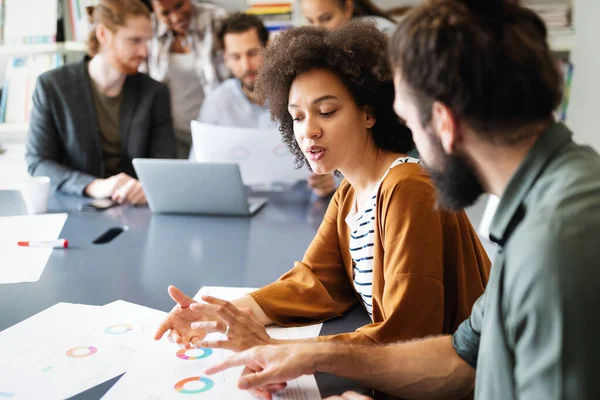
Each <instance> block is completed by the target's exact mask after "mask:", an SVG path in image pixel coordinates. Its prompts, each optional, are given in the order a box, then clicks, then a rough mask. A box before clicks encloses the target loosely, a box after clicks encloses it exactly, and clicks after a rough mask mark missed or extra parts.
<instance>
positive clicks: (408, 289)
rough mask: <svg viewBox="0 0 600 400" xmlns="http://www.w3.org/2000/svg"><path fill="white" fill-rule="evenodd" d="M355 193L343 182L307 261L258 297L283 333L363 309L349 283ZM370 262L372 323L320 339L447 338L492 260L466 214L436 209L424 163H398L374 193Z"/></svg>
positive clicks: (388, 340) (474, 297)
mask: <svg viewBox="0 0 600 400" xmlns="http://www.w3.org/2000/svg"><path fill="white" fill-rule="evenodd" d="M353 204H354V190H353V189H352V187H351V186H350V184H349V183H348V182H347V181H346V180H344V181H343V182H342V183H341V185H340V187H339V188H338V190H337V192H336V193H335V194H334V196H333V199H332V200H331V203H330V204H329V208H328V209H327V212H326V214H325V218H324V220H323V222H322V223H321V226H320V227H319V230H318V232H317V234H316V236H315V238H314V239H313V241H312V243H311V244H310V246H309V248H308V250H307V251H306V253H305V255H304V259H303V260H302V262H295V263H294V268H293V269H292V270H290V271H289V272H287V273H286V274H284V275H283V276H282V277H281V278H279V279H278V280H277V281H276V282H274V283H272V284H270V285H268V286H265V287H264V288H262V289H259V290H258V291H255V292H253V293H251V296H252V297H253V298H254V300H255V301H256V302H257V303H258V304H259V306H260V307H261V308H262V309H263V311H264V312H265V314H266V315H267V316H268V317H269V318H270V319H271V320H273V321H274V322H275V323H276V324H279V325H282V326H295V325H305V324H310V323H315V322H319V321H323V320H326V319H329V318H332V317H336V316H339V315H341V314H342V313H344V312H345V311H346V310H348V309H349V308H350V307H352V306H353V305H355V304H357V303H360V302H359V298H358V295H357V294H356V292H355V290H354V287H353V285H352V279H353V273H352V258H351V256H350V249H349V241H350V228H349V227H348V225H347V224H346V222H345V218H346V216H347V215H348V213H349V212H350V210H352V207H353ZM375 218H376V227H375V245H374V257H373V323H371V324H368V325H365V326H362V327H360V328H358V329H357V330H356V332H350V333H343V334H339V335H334V336H323V337H320V338H319V339H320V340H341V341H346V342H355V343H362V344H368V343H391V342H397V341H402V340H407V339H415V338H421V337H425V336H429V335H439V334H449V333H452V332H454V331H455V330H456V329H457V328H458V325H459V324H460V323H461V322H462V321H463V320H465V319H466V318H467V317H468V316H469V314H470V312H471V307H472V306H473V303H474V302H475V300H477V298H479V296H480V295H481V294H482V293H483V290H484V287H485V285H486V283H487V280H488V276H489V269H490V261H489V259H488V257H487V255H486V253H485V251H484V249H483V247H482V245H481V243H480V242H479V239H478V237H477V234H476V232H475V230H474V229H473V227H472V226H471V223H470V222H469V220H468V218H467V215H466V214H465V213H464V211H463V212H458V213H456V212H449V211H444V210H441V209H439V208H438V207H437V206H436V193H435V189H434V187H433V184H432V182H431V180H430V178H429V177H428V175H427V174H426V173H425V172H424V171H423V169H422V167H421V166H420V165H419V164H409V163H407V164H401V165H398V166H396V167H394V168H392V170H390V172H389V173H388V175H387V176H386V177H385V179H384V180H383V181H382V183H381V186H380V188H379V191H378V193H377V210H376V217H375Z"/></svg>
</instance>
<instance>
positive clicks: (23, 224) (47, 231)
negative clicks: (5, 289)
mask: <svg viewBox="0 0 600 400" xmlns="http://www.w3.org/2000/svg"><path fill="white" fill-rule="evenodd" d="M66 220H67V214H45V215H27V216H18V217H0V257H2V260H1V262H0V283H19V282H37V281H39V280H40V277H41V276H42V272H44V268H45V267H46V263H47V262H48V259H49V258H50V254H51V253H52V250H53V249H52V248H48V247H19V246H18V245H17V242H19V241H35V240H56V239H58V236H59V235H60V232H61V231H62V229H63V226H64V224H65V221H66ZM57 251H68V250H57Z"/></svg>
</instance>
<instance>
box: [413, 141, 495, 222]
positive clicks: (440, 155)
mask: <svg viewBox="0 0 600 400" xmlns="http://www.w3.org/2000/svg"><path fill="white" fill-rule="evenodd" d="M426 132H427V135H428V136H429V139H430V140H431V142H432V145H433V146H432V147H434V148H435V153H436V154H435V156H434V158H435V159H436V160H437V162H436V164H437V165H438V166H440V167H436V168H434V167H433V166H428V165H427V164H425V168H426V169H427V170H428V171H429V174H430V175H431V179H432V180H433V183H434V185H435V187H436V189H437V192H438V202H439V204H440V205H441V206H442V207H444V208H447V209H451V210H457V211H458V210H462V209H463V208H465V207H468V206H470V205H472V204H473V203H475V201H476V200H477V199H478V198H479V196H481V195H482V194H483V193H484V190H483V187H482V185H481V182H480V181H479V178H477V176H476V175H475V172H474V171H473V168H472V167H471V166H470V165H469V164H468V162H467V161H466V160H465V158H464V156H462V155H457V154H450V155H448V154H446V153H445V152H444V148H443V146H442V143H441V141H440V139H439V138H438V137H437V136H436V135H435V134H434V133H433V132H432V131H431V129H427V130H426ZM437 168H441V169H437Z"/></svg>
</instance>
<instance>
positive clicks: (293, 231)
mask: <svg viewBox="0 0 600 400" xmlns="http://www.w3.org/2000/svg"><path fill="white" fill-rule="evenodd" d="M308 197H309V196H307V195H306V192H305V188H297V189H295V190H292V191H289V192H284V193H270V194H269V203H268V204H267V206H266V207H265V208H263V209H262V210H261V211H260V212H259V213H258V214H256V215H255V216H253V217H250V218H247V217H208V216H189V215H152V213H151V212H150V211H149V210H148V209H147V208H145V207H139V208H137V207H131V206H121V207H116V208H112V209H109V210H106V211H103V212H98V213H85V212H81V211H78V210H77V206H78V205H79V204H81V203H82V202H85V201H86V200H85V199H81V198H77V197H70V196H65V195H54V196H52V197H51V199H50V202H49V212H68V213H69V218H68V219H67V222H66V223H65V226H64V228H63V231H62V233H61V235H60V237H61V238H66V239H68V240H69V244H70V247H69V249H67V250H54V251H53V252H52V255H51V256H50V259H49V261H48V264H47V265H46V268H45V270H44V273H43V275H42V277H41V279H40V280H39V282H35V283H21V284H8V285H6V284H5V285H0V304H1V309H2V312H1V313H0V331H1V330H4V329H7V328H9V327H10V326H12V325H14V324H16V323H18V322H20V321H23V320H24V319H26V318H28V317H31V316H32V315H34V314H36V313H38V312H40V311H42V310H44V309H46V308H48V307H51V306H52V305H54V304H56V303H58V302H72V303H83V304H92V305H104V304H107V303H110V302H112V301H115V300H118V299H122V300H125V301H129V302H133V303H136V304H141V305H144V306H147V307H152V308H155V309H158V310H163V311H169V310H170V309H171V307H172V306H173V303H172V300H171V299H170V297H169V295H168V293H167V286H168V285H171V284H172V285H176V286H178V287H179V288H181V289H182V290H183V291H185V292H186V293H188V294H190V295H193V294H195V293H196V292H197V291H198V289H199V288H200V287H202V286H234V287H261V286H264V285H266V284H268V283H270V282H272V281H273V280H275V279H277V278H278V277H279V276H280V275H281V274H282V273H284V272H286V271H287V270H289V269H290V268H291V267H292V265H293V261H295V260H300V259H302V256H303V254H304V251H305V250H306V248H307V247H308V245H309V243H310V242H311V240H312V238H313V237H314V234H315V232H316V230H317V228H318V225H319V224H320V222H321V220H322V216H323V214H324V211H325V208H326V207H327V201H324V200H308ZM15 198H16V197H14V196H12V197H11V196H9V195H7V194H4V196H0V215H11V214H20V213H21V212H22V211H23V208H22V206H21V205H18V204H16V202H15ZM87 201H89V200H87ZM124 225H126V226H127V227H128V230H127V231H125V232H123V233H122V234H120V235H119V236H118V237H116V238H115V239H114V240H113V241H111V242H110V243H107V244H104V245H94V244H92V241H93V240H94V239H95V238H97V237H98V236H99V235H101V234H102V233H103V232H105V231H106V230H107V229H109V228H112V227H122V226H124ZM368 322H369V318H368V315H367V314H366V313H365V312H364V311H363V310H362V309H361V308H359V307H355V308H354V309H352V310H350V311H349V312H348V313H346V315H345V316H344V317H343V318H338V319H335V320H331V321H328V322H326V323H325V324H324V326H323V329H322V331H321V334H322V335H327V334H333V333H340V332H347V331H352V330H354V329H355V328H356V327H358V326H360V325H363V324H366V323H368ZM316 378H317V383H318V385H319V389H320V391H321V395H322V396H323V397H326V396H329V395H332V394H338V393H341V392H343V391H345V390H349V389H353V390H358V391H361V392H363V393H365V392H368V390H367V389H366V388H364V387H361V386H360V385H359V384H357V383H355V382H352V381H348V380H345V379H341V378H338V377H333V376H329V375H325V374H317V376H316ZM118 379H119V377H117V378H115V379H112V380H110V381H108V382H105V383H103V384H101V385H99V386H96V387H95V388H92V389H90V390H88V391H86V392H83V393H81V394H79V395H78V396H76V398H78V399H97V398H100V397H102V395H103V394H104V393H105V392H106V391H107V390H108V389H109V388H110V387H111V386H112V385H113V384H114V383H115V382H116V381H117V380H118Z"/></svg>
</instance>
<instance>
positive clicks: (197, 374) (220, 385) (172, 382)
mask: <svg viewBox="0 0 600 400" xmlns="http://www.w3.org/2000/svg"><path fill="white" fill-rule="evenodd" d="M216 336H221V335H216ZM216 338H217V337H215V339H216ZM221 338H222V336H221ZM229 354H231V352H228V351H223V350H211V349H189V350H185V349H179V347H178V346H176V345H174V344H173V343H170V342H169V341H167V340H165V339H163V340H161V341H159V342H156V343H154V344H152V345H150V346H148V347H146V348H145V349H144V351H143V352H140V354H139V355H138V357H137V363H136V365H135V366H132V367H131V368H130V369H129V371H128V372H127V373H126V374H125V375H124V376H123V377H122V378H121V379H119V381H118V382H117V383H116V384H115V385H114V386H113V387H112V388H111V389H110V390H109V391H108V393H106V395H105V396H104V397H103V399H104V400H120V399H132V400H135V399H140V400H141V399H166V400H169V399H174V400H185V399H210V400H229V399H236V400H245V399H248V400H250V399H254V397H252V396H251V395H250V393H248V392H245V391H242V390H240V389H238V388H237V381H238V378H239V376H240V374H241V370H242V368H241V367H240V368H232V369H230V370H227V371H224V372H222V373H220V374H216V375H211V376H207V375H205V374H204V370H205V369H206V368H208V367H209V366H211V365H214V364H216V363H218V362H220V361H221V360H223V359H224V358H226V357H227V356H228V355H229ZM142 382H143V384H141V383H142ZM320 398H321V396H320V393H319V389H318V387H317V383H316V381H315V378H314V376H312V375H311V376H303V377H301V378H299V379H296V380H294V381H291V382H289V383H288V388H287V389H286V390H285V391H283V392H281V393H279V394H278V395H277V396H275V399H279V400H288V399H289V400H292V399H293V400H313V399H320Z"/></svg>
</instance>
